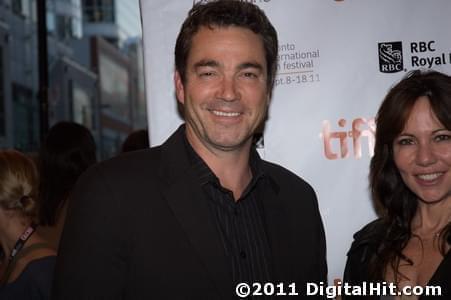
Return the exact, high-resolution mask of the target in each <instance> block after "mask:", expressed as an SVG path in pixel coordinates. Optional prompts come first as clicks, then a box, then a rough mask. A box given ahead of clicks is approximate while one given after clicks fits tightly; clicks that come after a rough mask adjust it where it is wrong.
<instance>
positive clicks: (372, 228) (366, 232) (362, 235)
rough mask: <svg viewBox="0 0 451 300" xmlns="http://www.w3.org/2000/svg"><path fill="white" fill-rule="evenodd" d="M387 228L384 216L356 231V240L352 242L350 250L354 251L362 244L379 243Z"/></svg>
mask: <svg viewBox="0 0 451 300" xmlns="http://www.w3.org/2000/svg"><path fill="white" fill-rule="evenodd" d="M386 229H387V226H386V223H385V222H384V220H383V219H382V218H379V219H376V220H374V221H372V222H370V223H368V224H366V225H365V226H363V227H362V228H361V229H360V230H359V231H357V232H356V233H354V236H353V237H354V241H353V242H352V245H351V249H350V250H349V252H352V251H354V250H356V249H358V248H360V247H362V246H368V245H369V246H371V245H377V244H379V242H380V240H381V239H383V237H384V233H385V232H386Z"/></svg>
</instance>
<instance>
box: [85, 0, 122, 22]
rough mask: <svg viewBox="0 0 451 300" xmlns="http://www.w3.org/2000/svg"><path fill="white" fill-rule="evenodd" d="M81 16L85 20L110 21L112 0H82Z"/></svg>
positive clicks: (112, 6) (112, 10) (111, 17)
mask: <svg viewBox="0 0 451 300" xmlns="http://www.w3.org/2000/svg"><path fill="white" fill-rule="evenodd" d="M83 17H84V20H85V22H91V23H95V22H107V23H112V22H114V20H115V16H114V1H113V0H84V1H83Z"/></svg>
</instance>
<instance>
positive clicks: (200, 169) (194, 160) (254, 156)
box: [183, 131, 265, 186]
mask: <svg viewBox="0 0 451 300" xmlns="http://www.w3.org/2000/svg"><path fill="white" fill-rule="evenodd" d="M183 141H184V144H185V150H186V152H187V154H188V159H189V161H190V164H191V166H192V167H193V168H194V170H195V172H196V174H197V176H198V177H199V179H200V182H201V185H205V184H207V183H214V184H217V185H218V186H220V183H219V179H218V177H217V176H216V175H215V174H214V173H213V171H212V170H211V169H210V167H209V166H208V165H207V164H206V163H205V161H204V160H203V159H202V158H201V157H200V156H199V154H197V153H196V151H195V150H194V149H193V147H192V146H191V144H190V143H189V141H188V138H187V137H186V131H185V134H184V135H183ZM249 165H250V168H251V171H252V174H253V176H252V181H251V184H253V183H255V182H257V181H258V180H259V179H260V178H263V177H264V176H265V173H264V171H263V168H262V159H261V158H260V156H259V155H258V152H257V150H255V148H254V147H252V148H251V152H250V155H249Z"/></svg>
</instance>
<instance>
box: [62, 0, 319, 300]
mask: <svg viewBox="0 0 451 300" xmlns="http://www.w3.org/2000/svg"><path fill="white" fill-rule="evenodd" d="M277 50H278V45H277V33H276V31H275V29H274V27H273V26H272V25H271V23H270V22H269V20H268V19H267V17H266V16H265V14H264V13H263V11H262V10H260V8H258V6H256V5H254V4H252V3H249V2H243V1H233V0H229V1H227V0H223V1H209V2H208V3H204V2H202V3H197V4H195V5H194V7H193V8H192V10H191V11H190V12H189V15H188V18H187V19H186V20H185V22H184V23H183V25H182V28H181V31H180V34H179V36H178V38H177V42H176V47H175V64H176V71H175V74H174V83H175V90H176V95H177V99H178V101H179V102H180V103H181V105H183V111H184V117H185V121H186V124H184V125H182V126H181V127H179V129H178V130H177V131H176V132H175V133H174V134H173V135H172V136H171V137H170V138H169V139H168V140H167V141H166V142H165V143H164V144H163V145H161V146H159V147H155V148H151V149H150V150H143V151H135V152H130V153H127V154H123V155H120V156H118V157H115V158H113V159H112V160H109V161H107V162H104V163H100V164H98V165H97V166H95V167H93V168H91V169H90V170H89V171H88V172H87V173H86V174H85V175H84V176H82V178H81V180H80V182H79V184H78V185H77V187H76V189H75V190H74V193H73V196H72V199H71V202H70V206H69V213H68V217H67V222H66V226H65V228H64V232H63V237H62V240H61V245H60V253H59V257H58V261H57V267H56V270H57V276H55V279H56V281H55V289H54V297H55V299H97V298H102V299H118V298H121V299H145V298H147V299H209V300H213V299H236V298H237V295H236V294H235V289H236V286H237V283H239V282H247V283H250V284H252V283H253V282H256V283H258V282H260V283H263V284H264V283H271V282H272V283H273V284H274V285H275V284H279V283H281V282H282V283H284V284H285V285H286V287H287V286H288V284H290V283H296V284H297V289H296V292H298V293H299V294H301V295H302V294H304V293H305V288H306V282H320V281H326V259H325V238H324V231H323V226H322V222H321V217H320V214H319V210H318V203H317V199H316V196H315V192H314V191H313V189H312V188H311V186H310V185H309V184H307V183H306V182H305V181H303V180H302V179H300V178H299V177H298V176H296V175H295V174H293V173H291V172H290V171H288V170H286V169H284V168H282V167H280V166H277V165H275V164H272V163H269V162H266V161H263V160H262V159H261V158H260V157H259V156H258V154H257V151H256V150H255V149H254V148H253V145H252V137H253V135H254V133H255V132H256V130H257V128H259V126H261V125H262V123H263V122H264V120H265V118H266V114H267V109H268V105H269V100H270V96H271V91H272V87H273V83H274V76H275V72H276V66H277ZM169 100H170V99H168V101H169ZM287 293H288V292H287ZM254 298H255V299H258V298H262V297H254ZM311 298H314V297H311Z"/></svg>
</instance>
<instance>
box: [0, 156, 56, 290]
mask: <svg viewBox="0 0 451 300" xmlns="http://www.w3.org/2000/svg"><path fill="white" fill-rule="evenodd" d="M37 184H38V182H37V172H36V168H35V165H34V163H33V162H32V160H31V159H29V158H28V157H26V156H25V155H24V154H22V153H20V152H17V151H13V150H1V151H0V243H1V247H2V251H3V262H2V265H3V266H4V270H3V272H2V274H1V277H0V299H50V291H51V283H52V278H53V269H54V265H55V255H56V253H55V251H54V250H53V249H51V247H50V246H49V245H48V244H47V243H46V242H45V240H44V239H43V238H42V236H40V234H39V233H38V232H36V227H37V213H38V209H37V201H36V196H37V193H36V191H37Z"/></svg>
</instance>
